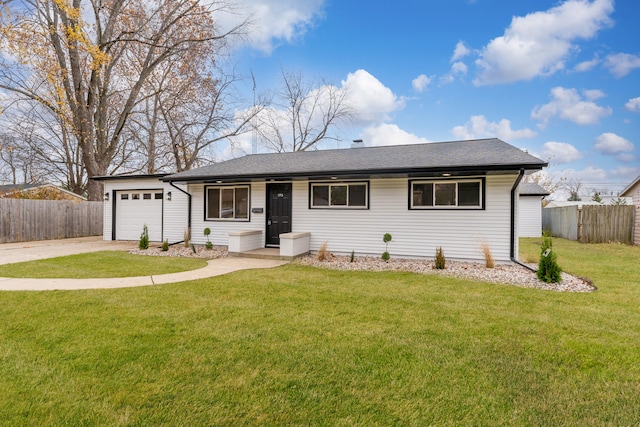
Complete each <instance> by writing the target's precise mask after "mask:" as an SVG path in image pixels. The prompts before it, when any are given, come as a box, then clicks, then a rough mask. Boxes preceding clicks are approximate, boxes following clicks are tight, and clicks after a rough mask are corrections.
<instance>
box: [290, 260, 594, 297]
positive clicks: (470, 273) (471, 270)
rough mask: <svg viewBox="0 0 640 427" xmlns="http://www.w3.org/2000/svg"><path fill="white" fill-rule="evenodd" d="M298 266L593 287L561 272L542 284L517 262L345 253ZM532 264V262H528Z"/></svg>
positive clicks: (564, 289) (555, 287)
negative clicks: (490, 264)
mask: <svg viewBox="0 0 640 427" xmlns="http://www.w3.org/2000/svg"><path fill="white" fill-rule="evenodd" d="M295 262H296V263H298V264H301V265H307V266H313V267H320V268H330V269H333V270H366V271H409V272H413V273H420V274H441V275H444V276H451V277H459V278H463V279H471V280H477V281H482V282H490V283H500V284H506V285H515V286H520V287H523V288H537V289H545V290H550V291H560V292H593V291H594V290H595V289H596V288H595V287H594V286H593V285H591V284H590V283H589V282H588V281H586V280H584V279H581V278H579V277H575V276H572V275H570V274H567V273H562V281H561V282H560V283H545V282H543V281H541V280H539V279H538V278H537V276H536V274H535V273H533V272H532V271H530V270H528V269H526V268H524V267H522V266H520V265H496V266H495V268H486V267H485V266H484V264H480V263H471V262H453V261H447V263H446V269H444V270H436V269H435V268H434V263H433V261H427V260H416V259H401V258H391V259H390V260H389V262H384V261H382V260H381V259H380V258H377V257H356V258H355V259H354V262H351V257H349V256H333V255H331V256H330V257H329V258H328V259H327V260H324V261H319V260H318V258H317V257H316V256H312V255H309V256H306V257H303V258H299V259H297V260H296V261H295ZM532 267H534V268H535V267H536V265H532Z"/></svg>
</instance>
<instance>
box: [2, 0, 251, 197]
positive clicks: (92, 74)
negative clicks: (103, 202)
mask: <svg viewBox="0 0 640 427" xmlns="http://www.w3.org/2000/svg"><path fill="white" fill-rule="evenodd" d="M3 6H4V8H3V9H2V11H0V39H1V40H2V49H3V51H4V53H5V55H2V57H1V58H0V89H4V90H5V91H8V92H11V93H13V94H14V95H15V96H17V97H19V98H20V99H22V100H24V101H28V102H31V103H34V104H38V105H40V106H42V107H44V108H45V109H47V110H49V113H50V114H52V115H53V116H55V117H57V118H58V119H59V120H60V121H62V122H64V123H65V127H67V128H68V129H70V130H71V132H72V135H73V143H75V144H77V147H78V148H79V152H80V154H81V157H82V163H83V165H84V168H85V169H86V172H87V176H88V177H93V176H97V175H106V174H108V173H109V171H110V168H112V167H114V166H112V162H115V163H117V164H122V162H126V161H127V159H128V157H129V156H130V153H128V152H127V147H126V146H125V145H124V143H123V138H122V136H123V132H125V128H126V125H127V123H128V121H129V118H130V116H131V114H132V112H133V111H134V109H135V108H136V106H137V105H139V104H140V102H141V101H142V100H143V99H144V98H143V96H142V89H143V88H144V86H145V84H146V83H147V80H148V79H149V77H150V76H151V75H152V74H153V73H154V72H155V71H156V70H157V69H159V68H160V67H162V66H164V65H165V64H167V63H170V62H171V61H174V60H175V59H176V58H180V57H182V58H184V57H186V56H187V55H188V52H194V51H197V52H198V55H200V54H201V52H206V53H207V55H209V56H215V55H216V54H217V53H218V52H219V51H220V49H222V48H223V47H224V44H225V42H226V41H227V39H228V38H229V37H231V36H232V35H235V34H239V33H240V31H242V29H243V28H244V26H245V24H246V22H243V23H242V24H240V25H238V26H235V27H233V28H231V29H229V30H227V31H225V32H221V31H220V28H219V27H218V25H217V20H215V19H214V17H215V14H217V13H225V12H227V11H229V9H230V7H231V4H230V3H226V0H222V1H215V0H212V1H199V0H157V1H153V2H150V1H147V0H20V1H18V0H7V1H4V2H3ZM117 164H116V166H115V167H117ZM87 190H88V197H89V199H91V200H99V199H100V198H101V194H102V191H101V184H100V183H98V182H95V181H92V180H90V181H89V182H88V184H87Z"/></svg>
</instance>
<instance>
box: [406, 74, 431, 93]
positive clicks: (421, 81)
mask: <svg viewBox="0 0 640 427" xmlns="http://www.w3.org/2000/svg"><path fill="white" fill-rule="evenodd" d="M432 80H433V76H431V77H429V76H427V75H426V74H420V75H419V76H418V77H416V78H415V79H413V81H412V82H411V84H412V85H413V88H414V89H415V90H416V91H418V92H423V91H424V90H425V89H426V88H427V87H428V86H429V84H430V83H431V81H432Z"/></svg>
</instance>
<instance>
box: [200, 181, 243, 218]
mask: <svg viewBox="0 0 640 427" xmlns="http://www.w3.org/2000/svg"><path fill="white" fill-rule="evenodd" d="M239 188H241V189H245V190H247V211H246V215H247V216H246V218H236V217H235V214H236V206H235V204H236V189H239ZM211 189H217V190H219V192H218V203H219V205H218V206H222V190H223V189H224V190H228V189H233V205H234V206H233V215H234V217H233V218H221V217H218V218H214V217H210V216H209V190H211ZM221 213H222V209H220V214H221ZM204 221H206V222H216V221H221V222H249V221H251V185H250V184H232V185H205V187H204Z"/></svg>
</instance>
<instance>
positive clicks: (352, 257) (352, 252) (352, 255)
mask: <svg viewBox="0 0 640 427" xmlns="http://www.w3.org/2000/svg"><path fill="white" fill-rule="evenodd" d="M355 261H356V251H351V259H350V260H349V262H355Z"/></svg>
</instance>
